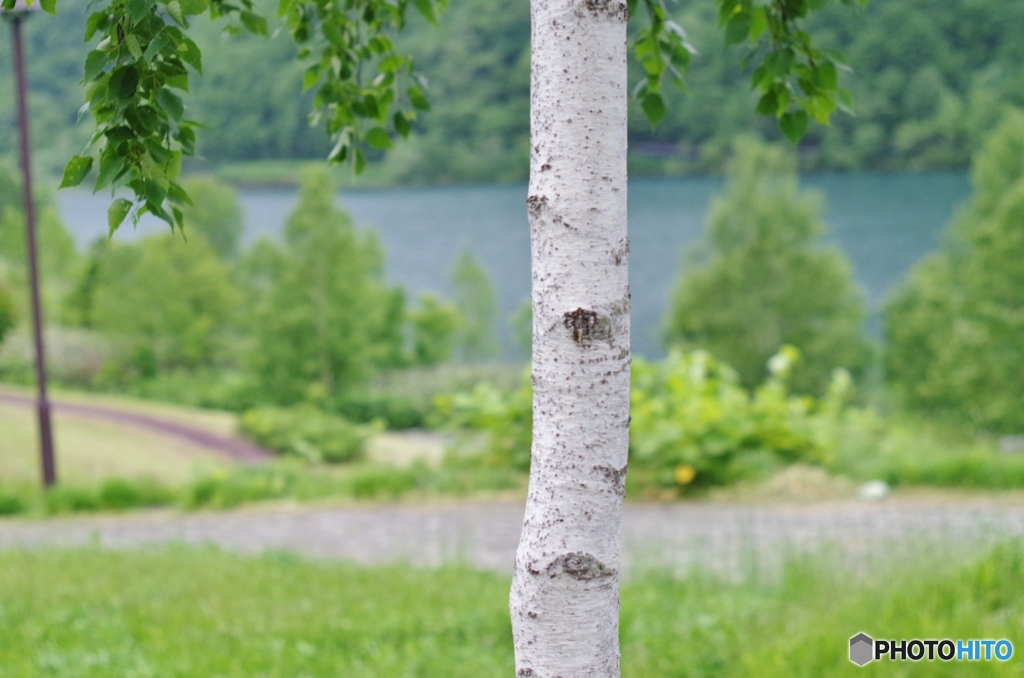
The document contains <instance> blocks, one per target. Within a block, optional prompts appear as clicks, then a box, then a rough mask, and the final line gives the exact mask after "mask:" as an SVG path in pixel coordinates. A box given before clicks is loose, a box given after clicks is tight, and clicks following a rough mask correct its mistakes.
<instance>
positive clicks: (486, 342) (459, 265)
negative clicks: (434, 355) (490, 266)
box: [449, 249, 499, 363]
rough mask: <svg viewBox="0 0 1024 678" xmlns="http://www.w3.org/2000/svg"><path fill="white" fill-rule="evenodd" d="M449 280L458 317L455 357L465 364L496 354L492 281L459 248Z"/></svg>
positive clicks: (469, 256) (496, 341) (473, 259)
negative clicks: (460, 319) (459, 325)
mask: <svg viewBox="0 0 1024 678" xmlns="http://www.w3.org/2000/svg"><path fill="white" fill-rule="evenodd" d="M449 282H450V283H451V286H452V292H453V294H454V297H455V307H456V308H457V309H458V311H459V315H461V316H462V326H461V328H460V329H459V331H458V334H457V338H456V344H455V346H456V355H457V357H458V358H459V359H460V360H462V361H463V362H467V363H476V362H480V361H482V360H488V359H490V358H496V357H498V353H499V349H498V339H497V337H496V336H495V334H494V319H495V316H496V315H497V304H496V301H495V297H496V295H495V292H494V284H493V283H492V282H491V278H490V276H489V275H487V270H486V269H484V267H483V266H481V265H480V262H478V261H477V260H476V257H474V256H473V253H472V252H471V251H470V250H469V249H463V250H462V251H461V252H460V253H459V256H458V257H457V258H456V259H455V263H454V264H453V265H452V269H451V273H450V276H449Z"/></svg>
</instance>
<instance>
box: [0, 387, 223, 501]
mask: <svg viewBox="0 0 1024 678" xmlns="http://www.w3.org/2000/svg"><path fill="white" fill-rule="evenodd" d="M54 438H55V441H54V444H55V446H56V448H57V455H58V473H59V476H60V479H61V480H62V481H66V482H67V483H69V484H72V485H94V484H97V483H99V482H102V481H104V480H106V479H109V478H140V477H151V478H155V479H158V480H160V481H161V482H163V483H165V484H167V485H180V484H182V483H185V482H187V481H189V480H191V479H192V478H193V477H194V476H195V475H196V473H197V472H200V471H201V470H202V469H210V468H213V467H215V466H217V465H223V461H222V457H221V456H220V455H217V454H215V453H213V452H211V451H210V450H208V449H206V448H205V447H202V446H199V445H194V444H191V443H189V442H187V441H184V440H181V439H178V438H172V437H169V436H165V435H161V434H159V433H154V432H150V431H147V430H145V429H143V428H139V427H137V426H131V425H128V424H119V423H115V422H111V421H105V420H95V421H93V420H90V419H88V418H87V417H83V416H80V415H66V414H61V413H55V414H54ZM37 440H38V432H37V424H36V419H35V410H34V409H33V408H31V407H23V406H20V405H8V404H5V403H0V482H2V483H3V484H4V485H25V484H29V485H31V484H35V483H37V482H38V478H39V458H38V454H39V452H38V447H37V445H38V443H37Z"/></svg>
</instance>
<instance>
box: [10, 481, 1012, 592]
mask: <svg viewBox="0 0 1024 678" xmlns="http://www.w3.org/2000/svg"><path fill="white" fill-rule="evenodd" d="M522 515H523V506H522V503H521V502H510V501H500V502H462V503H454V502H452V503H438V504H424V505H412V504H397V505H373V506H365V505H364V506H344V507H329V508H324V507H298V508H293V507H292V508H281V507H275V508H268V507H261V508H258V509H246V510H240V511H233V512H223V513H193V514H181V513H173V512H155V513H145V514H133V515H127V516H107V517H98V516H97V517H87V518H61V519H50V520H45V521H43V520H36V521H32V520H24V519H17V520H10V519H9V520H0V548H12V547H35V546H44V545H64V546H71V545H82V544H89V543H95V544H98V545H100V546H102V547H105V548H126V547H141V546H144V545H147V544H155V543H162V542H172V541H173V542H186V543H213V544H217V545H219V546H221V547H222V548H225V549H228V550H232V551H241V552H261V551H267V550H288V551H293V552H297V553H300V554H305V555H309V556H314V557H320V558H331V559H345V560H351V561H355V562H358V563H363V564H372V563H384V562H410V563H412V564H414V565H418V566H436V565H440V564H441V563H445V562H452V561H461V562H467V563H470V564H472V565H474V566H476V567H480V568H485V569H490V570H496V571H500V572H505V573H510V572H511V569H512V562H513V558H514V554H515V548H516V543H517V540H518V537H519V528H520V524H521V520H522ZM622 532H623V544H624V549H625V552H624V563H623V567H624V570H625V571H626V574H627V575H628V574H630V573H633V574H635V573H637V572H641V571H643V570H645V569H648V568H668V569H671V570H673V571H676V572H680V573H682V572H685V571H688V570H690V569H691V568H693V567H694V566H698V567H701V568H705V569H709V570H713V571H718V572H719V573H724V574H732V575H741V574H743V573H744V572H748V571H749V568H750V567H751V565H752V564H753V565H755V566H756V567H758V568H759V569H761V568H764V567H768V568H771V567H774V566H776V565H777V564H778V563H779V562H781V560H782V559H783V558H784V557H785V556H786V555H787V554H792V553H806V552H814V551H821V550H827V551H828V552H829V553H834V554H838V555H839V556H841V557H842V558H843V559H845V560H846V561H847V562H848V563H850V564H852V565H854V566H859V565H866V564H869V563H871V562H875V561H878V560H880V559H887V558H903V557H910V556H911V555H912V554H913V553H915V552H919V551H920V549H921V548H922V547H932V548H935V549H937V552H938V553H940V554H941V557H942V558H943V559H946V560H948V559H951V558H955V557H957V556H958V555H962V556H969V555H970V554H971V553H973V552H976V550H977V548H978V547H979V546H984V545H985V544H991V543H993V542H996V541H999V540H1005V539H1006V538H1021V537H1022V536H1024V503H1019V502H1017V503H1009V504H1007V503H1003V504H1000V503H996V502H995V501H984V500H955V501H952V502H950V501H922V500H901V499H894V500H889V501H886V502H881V503H877V504H866V503H861V502H852V501H850V502H834V503H820V504H802V505H795V504H794V505H780V504H771V505H749V504H717V503H682V504H671V505H666V504H657V505H645V504H627V506H626V510H625V514H624V519H623V527H622Z"/></svg>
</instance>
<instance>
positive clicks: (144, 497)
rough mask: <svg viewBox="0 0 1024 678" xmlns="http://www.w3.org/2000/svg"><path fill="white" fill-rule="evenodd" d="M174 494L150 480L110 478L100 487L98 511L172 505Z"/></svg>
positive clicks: (162, 485) (157, 482) (155, 481)
mask: <svg viewBox="0 0 1024 678" xmlns="http://www.w3.org/2000/svg"><path fill="white" fill-rule="evenodd" d="M174 499H175V493H174V492H173V491H172V490H171V489H170V488H168V487H167V486H166V485H164V484H162V483H160V482H159V481H157V480H154V479H151V478H142V479H139V480H126V479H124V478H111V479H109V480H105V481H103V483H102V484H101V485H100V489H99V493H98V495H97V500H98V504H99V508H100V509H111V510H114V511H123V510H126V509H132V508H143V507H148V506H166V505H168V504H173V503H174Z"/></svg>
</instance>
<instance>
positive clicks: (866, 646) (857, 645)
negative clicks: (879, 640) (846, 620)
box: [850, 633, 875, 666]
mask: <svg viewBox="0 0 1024 678" xmlns="http://www.w3.org/2000/svg"><path fill="white" fill-rule="evenodd" d="M874 649H875V641H874V640H872V639H871V636H869V635H867V634H864V633H858V634H857V635H855V636H854V637H853V638H850V661H851V662H853V663H854V664H856V665H857V666H864V665H865V664H867V663H868V662H869V661H871V660H872V659H874V658H875V657H874V654H875V653H874Z"/></svg>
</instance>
